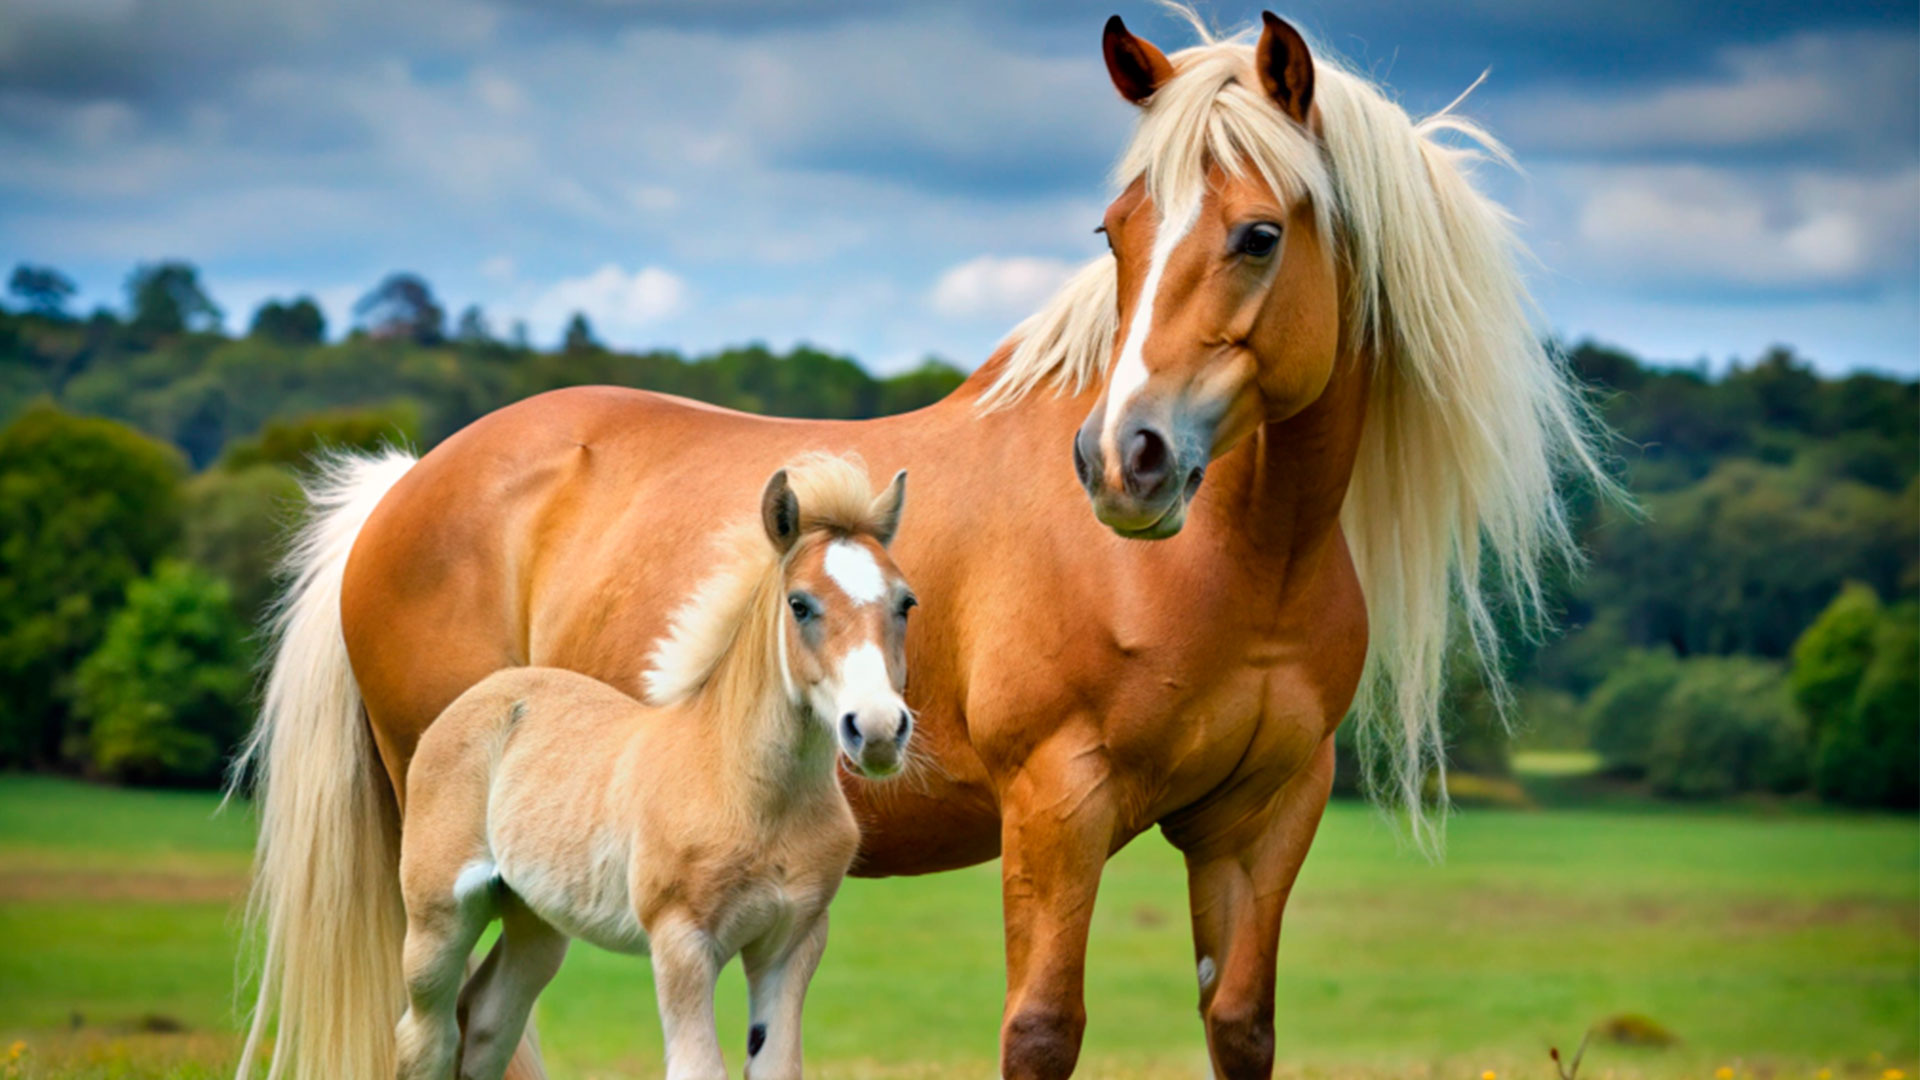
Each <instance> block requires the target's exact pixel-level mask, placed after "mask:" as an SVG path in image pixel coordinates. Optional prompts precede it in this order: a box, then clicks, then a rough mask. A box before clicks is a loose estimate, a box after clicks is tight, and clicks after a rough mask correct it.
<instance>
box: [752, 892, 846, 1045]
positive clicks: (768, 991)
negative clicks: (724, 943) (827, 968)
mask: <svg viewBox="0 0 1920 1080" xmlns="http://www.w3.org/2000/svg"><path fill="white" fill-rule="evenodd" d="M826 949H827V916H826V913H825V912H821V914H820V916H819V917H818V918H817V919H815V920H814V921H813V923H812V925H810V926H807V927H804V928H802V930H801V931H800V932H799V934H797V935H796V936H795V937H794V938H793V940H791V941H788V942H782V943H781V948H780V949H779V950H778V951H777V952H774V953H773V954H772V955H759V954H757V953H755V952H754V951H752V950H749V951H748V952H747V953H746V954H745V955H744V956H743V957H742V961H743V965H744V966H745V968H746V971H747V991H748V994H749V995H750V997H751V1001H752V1004H751V1015H750V1019H749V1021H748V1027H747V1080H799V1077H800V1014H801V1011H802V1010H803V1008H804V1006H805V1003H806V997H807V984H808V983H810V982H812V981H813V973H814V969H816V968H818V967H819V966H820V954H821V953H824V952H825V951H826Z"/></svg>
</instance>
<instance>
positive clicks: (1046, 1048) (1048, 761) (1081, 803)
mask: <svg viewBox="0 0 1920 1080" xmlns="http://www.w3.org/2000/svg"><path fill="white" fill-rule="evenodd" d="M1000 805H1001V829H1000V845H1001V891H1002V894H1003V899H1004V908H1005V915H1006V933H1007V1002H1006V1012H1005V1015H1004V1018H1003V1020H1002V1021H1001V1026H1000V1074H1001V1076H1002V1077H1004V1078H1005V1080H1060V1078H1062V1077H1066V1076H1068V1075H1070V1074H1071V1073H1072V1072H1073V1066H1074V1063H1075V1062H1076V1061H1078V1060H1079V1057H1080V1039H1081V1036H1082V1035H1083V1034H1084V1033H1085V1032H1086V1027H1087V1008H1086V1000H1085V997H1084V986H1083V983H1084V980H1085V977H1086V963H1087V928H1088V924H1089V923H1090V922H1091V921H1092V919H1093V900H1094V894H1095V893H1096V892H1097V891H1098V889H1099V886H1100V871H1101V869H1102V868H1103V867H1104V866H1105V865H1106V861H1107V855H1108V854H1109V853H1110V852H1111V851H1112V848H1113V843H1114V839H1115V835H1116V831H1117V829H1118V828H1119V820H1120V818H1119V810H1120V807H1119V800H1118V798H1117V797H1116V795H1115V791H1114V787H1113V781H1112V779H1111V770H1110V767H1109V763H1108V761H1107V757H1106V754H1105V751H1104V750H1103V749H1102V748H1100V747H1099V746H1097V745H1089V744H1086V743H1078V742H1074V741H1072V740H1070V739H1067V738H1060V737H1056V738H1055V739H1053V740H1051V741H1049V742H1048V743H1047V744H1046V745H1044V746H1042V747H1040V748H1038V749H1037V750H1035V751H1034V752H1033V753H1032V754H1030V755H1029V757H1028V759H1027V761H1026V762H1025V763H1023V764H1022V765H1021V766H1020V768H1019V769H1018V770H1017V771H1016V772H1015V773H1014V774H1013V775H1012V777H1011V779H1009V780H1008V781H1007V782H1006V783H1005V784H1003V785H1002V790H1001V799H1000Z"/></svg>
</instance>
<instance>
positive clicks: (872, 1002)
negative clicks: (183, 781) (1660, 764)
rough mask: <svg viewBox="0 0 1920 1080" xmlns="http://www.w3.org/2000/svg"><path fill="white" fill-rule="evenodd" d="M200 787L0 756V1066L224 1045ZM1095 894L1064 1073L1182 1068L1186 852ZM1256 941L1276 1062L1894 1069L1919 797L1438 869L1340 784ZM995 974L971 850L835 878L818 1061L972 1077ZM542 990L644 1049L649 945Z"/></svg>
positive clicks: (136, 1073)
mask: <svg viewBox="0 0 1920 1080" xmlns="http://www.w3.org/2000/svg"><path fill="white" fill-rule="evenodd" d="M213 808H214V800H213V799H212V798H211V797H208V796H205V795H197V794H183V793H158V792H128V791H116V790H107V789H100V788H93V787H86V786H82V785H78V784H73V783H68V782H63V781H56V780H48V779H42V778H32V777H20V776H0V1076H6V1077H14V1076H18V1077H25V1078H37V1077H62V1078H68V1077H74V1078H79V1077H85V1078H108V1077H115V1078H117V1077H127V1078H139V1077H181V1078H198V1077H202V1076H213V1075H218V1074H219V1069H220V1067H221V1066H222V1064H223V1063H224V1062H226V1061H227V1060H228V1059H229V1058H230V1056H231V1053H232V1049H233V1046H232V1036H231V1031H232V1029H233V1024H234V1020H233V1017H234V1008H233V1003H234V995H233V990H232V976H233V972H234V969H235V947H236V941H237V939H236V927H235V913H234V912H235V901H236V899H237V897H238V895H239V893H240V891H241V889H242V886H243V882H244V876H245V871H246V852H247V847H248V844H249V842H250V834H249V824H248V820H247V816H246V813H245V810H244V808H241V809H239V810H238V811H236V812H229V813H228V814H227V815H225V816H221V817H213V816H211V814H212V810H213ZM1095 921H1096V925H1095V931H1094V943H1093V948H1092V956H1091V960H1090V965H1089V971H1090V973H1089V986H1088V993H1087V997H1088V1012H1089V1014H1090V1016H1091V1020H1090V1023H1089V1026H1088V1031H1087V1049H1086V1055H1085V1057H1084V1058H1083V1066H1082V1069H1081V1075H1084V1076H1089V1077H1124V1078H1135V1080H1149V1078H1151V1080H1159V1078H1163V1077H1164V1078H1198V1077H1203V1076H1205V1075H1206V1068H1205V1057H1204V1053H1203V1050H1202V1047H1201V1036H1200V1029H1199V1023H1198V1020H1197V1019H1196V1016H1195V1012H1194V999H1195V988H1194V985H1193V974H1192V954H1191V950H1190V946H1189V944H1188V941H1187V935H1186V929H1185V922H1186V916H1185V906H1184V899H1183V882H1182V876H1181V871H1180V863H1179V860H1178V858H1177V857H1176V856H1175V855H1174V854H1173V853H1172V851H1171V849H1169V848H1168V847H1167V846H1166V844H1165V843H1164V842H1163V841H1161V840H1160V839H1159V838H1158V837H1157V836H1156V835H1148V836H1145V837H1142V838H1141V839H1140V840H1139V841H1136V842H1135V843H1134V844H1133V846H1131V847H1130V848H1128V849H1127V850H1126V851H1125V852H1123V853H1122V854H1121V855H1120V856H1119V857H1118V858H1117V859H1116V860H1115V862H1114V864H1113V865H1112V867H1111V868H1110V870H1109V872H1108V875H1107V878H1106V881H1105V884H1104V886H1103V889H1102V892H1101V895H1100V901H1099V907H1098V910H1097V913H1096V920H1095ZM1280 967H1281V971H1280V995H1279V1016H1278V1029H1279V1030H1278V1037H1279V1045H1280V1056H1281V1060H1282V1068H1281V1070H1280V1071H1281V1075H1283V1076H1288V1077H1309V1076H1313V1077H1318V1076H1325V1077H1352V1078H1355V1080H1361V1078H1369V1080H1370V1078H1383V1077H1400V1076H1429V1077H1467V1078H1470V1077H1480V1076H1482V1074H1483V1073H1485V1072H1488V1071H1491V1072H1494V1073H1495V1074H1496V1075H1497V1076H1498V1077H1500V1078H1506V1077H1552V1076H1553V1075H1554V1072H1553V1068H1552V1066H1551V1064H1550V1063H1549V1061H1548V1060H1547V1055H1546V1051H1547V1048H1548V1046H1549V1045H1552V1044H1559V1045H1562V1046H1565V1047H1568V1048H1570V1047H1571V1046H1572V1045H1574V1044H1576V1043H1577V1042H1578V1041H1579V1039H1580V1036H1581V1033H1582V1032H1583V1031H1584V1030H1586V1029H1587V1028H1588V1027H1589V1026H1590V1025H1593V1024H1596V1023H1599V1022H1602V1021H1604V1020H1607V1019H1609V1018H1617V1017H1619V1016H1622V1015H1638V1016H1644V1017H1647V1018H1650V1019H1651V1020H1653V1021H1655V1022H1657V1023H1658V1024H1659V1025H1662V1026H1664V1027H1665V1028H1667V1029H1669V1030H1670V1031H1671V1032H1672V1033H1673V1034H1674V1035H1676V1036H1677V1037H1678V1038H1679V1039H1680V1042H1679V1043H1678V1045H1676V1046H1673V1047H1671V1048H1667V1049H1648V1048H1642V1047H1628V1046H1623V1045H1617V1044H1615V1043H1612V1042H1604V1041H1603V1042H1597V1043H1596V1044H1595V1046H1594V1047H1593V1048H1592V1049H1591V1050H1590V1052H1589V1054H1588V1061H1587V1067H1586V1069H1585V1070H1583V1073H1582V1075H1584V1076H1587V1077H1607V1076H1613V1077H1620V1078H1625V1077H1647V1078H1660V1080H1664V1078H1669V1077H1671V1078H1681V1077H1696V1078H1699V1080H1708V1078H1712V1077H1715V1076H1721V1077H1727V1076H1733V1077H1749V1076H1750V1077H1794V1076H1804V1077H1808V1078H1813V1077H1817V1076H1819V1075H1820V1071H1821V1070H1823V1069H1825V1070H1829V1075H1830V1076H1833V1077H1845V1076H1863V1077H1875V1078H1888V1077H1892V1076H1893V1075H1894V1074H1895V1073H1900V1074H1902V1075H1904V1076H1909V1077H1911V1076H1914V1075H1915V1068H1914V1066H1915V1058H1916V1055H1920V823H1916V821H1915V820H1913V819H1911V818H1894V817H1851V816H1840V815H1834V814H1827V813H1821V812H1817V811H1812V810H1807V809H1798V808H1794V809H1789V810H1784V811H1775V812H1772V813H1767V812H1756V811H1754V810H1752V809H1746V810H1738V811H1706V810H1700V811H1684V812H1683V811H1678V810H1672V809H1665V810H1662V809H1650V808H1647V807H1644V806H1641V807H1637V808H1619V807H1615V806H1612V805H1609V806H1608V807H1607V808H1606V809H1604V810H1597V811H1581V810H1565V809H1562V810H1554V811H1549V812H1523V811H1473V812H1462V813H1460V814H1458V815H1456V817H1455V819H1454V822H1453V825H1452V829H1451V850H1450V853H1449V856H1448V858H1447V861H1446V862H1445V863H1444V864H1443V865H1439V866H1433V865H1429V864H1427V863H1425V862H1423V861H1421V860H1420V859H1418V858H1417V857H1415V856H1414V855H1412V854H1411V853H1408V852H1405V851H1403V850H1400V849H1399V847H1398V845H1397V844H1396V842H1395V840H1394V838H1393V837H1392V836H1391V835H1390V833H1389V832H1388V830H1387V829H1386V828H1385V826H1384V825H1383V824H1382V823H1381V822H1380V821H1379V820H1378V819H1377V818H1376V817H1375V816H1374V815H1373V814H1372V813H1370V812H1369V811H1367V810H1365V809H1364V808H1361V807H1358V806H1353V805H1336V806H1335V807H1334V808H1333V809H1332V810H1331V811H1330V813H1329V815H1328V819H1327V822H1326V825H1325V827H1324V828H1323V829H1322V831H1321V835H1320V839H1319V842H1318V844H1317V845H1316V847H1315V849H1314V853H1313V856H1312V857H1311V858H1310V859H1309V860H1308V862H1307V866H1306V870H1305V872H1304V874H1303V875H1302V878H1301V882H1300V885H1299V888H1298V890H1297V892H1296V894H1295V898H1294V901H1293V905H1292V908H1291V909H1290V911H1289V913H1288V925H1287V930H1286V934H1285V937H1284V939H1283V945H1282V949H1281V959H1280ZM1001 988H1002V975H1001V968H1000V929H999V891H998V882H997V878H996V875H995V868H994V867H992V866H984V867H978V868H975V869H973V870H969V871H964V872H961V873H955V874H948V875H943V876H938V877H932V878H923V879H911V880H899V881H852V882H849V883H848V885H847V887H846V889H845V890H844V892H843V893H842V898H841V900H840V901H839V902H838V904H837V905H836V907H835V910H834V930H833V943H832V945H831V947H830V948H829V950H828V953H827V959H826V962H825V964H824V966H823V968H822V970H821V972H820V976H819V978H818V980H817V981H816V983H815V985H814V990H813V994H812V996H811V998H810V1003H809V1012H808V1031H807V1043H808V1055H809V1065H810V1068H811V1069H812V1073H813V1075H816V1076H822V1077H840V1076H848V1077H888V1078H895V1077H897V1078H909V1077H911V1078H926V1080H946V1078H949V1077H953V1078H957V1077H986V1076H991V1075H993V1074H994V1068H993V1063H994V1055H995V1045H994V1044H995V1032H996V1028H997V1024H998V1017H999V1000H1000V992H1001ZM722 989H723V1002H722V1006H723V1008H722V1017H723V1024H724V1025H725V1027H724V1029H723V1030H725V1031H728V1032H738V1033H740V1034H741V1035H742V1037H744V1031H745V1020H744V1008H743V1007H742V999H743V991H742V989H741V984H740V981H739V979H738V976H737V974H730V977H729V980H728V981H727V982H726V983H725V984H723V988H722ZM539 1018H540V1024H541V1030H542V1034H543V1037H544V1041H545V1043H546V1046H547V1049H548V1057H549V1062H550V1064H551V1065H552V1066H553V1070H554V1073H555V1076H556V1080H563V1078H569V1077H571V1078H587V1077H655V1076H658V1075H659V1073H660V1069H659V1065H658V1062H659V1033H658V1028H657V1023H656V1021H655V1019H654V1012H653V1003H652V997H651V989H650V987H649V983H648V978H647V971H646V966H645V963H644V962H642V961H634V960H630V959H626V958H622V957H616V956H611V955H608V954H604V953H598V952H596V951H594V950H592V949H591V948H587V947H579V948H576V950H575V951H574V954H573V956H572V957H571V959H570V960H569V962H568V965H567V968H566V970H565V971H564V972H563V973H562V975H561V977H560V979H559V980H558V981H557V982H556V983H555V985H554V986H553V988H552V989H551V990H550V991H549V992H548V993H547V995H546V996H545V998H543V999H542V1002H541V1006H540V1012H539ZM16 1040H18V1042H16ZM9 1044H13V1047H12V1049H17V1050H18V1051H19V1052H18V1054H17V1056H15V1057H14V1058H12V1060H9V1054H10V1053H11V1052H12V1049H10V1047H9ZM20 1044H24V1048H21V1045H20ZM734 1063H735V1065H736V1067H738V1065H739V1057H738V1055H737V1053H736V1055H735V1057H734ZM1723 1070H1724V1071H1723Z"/></svg>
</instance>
